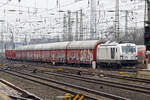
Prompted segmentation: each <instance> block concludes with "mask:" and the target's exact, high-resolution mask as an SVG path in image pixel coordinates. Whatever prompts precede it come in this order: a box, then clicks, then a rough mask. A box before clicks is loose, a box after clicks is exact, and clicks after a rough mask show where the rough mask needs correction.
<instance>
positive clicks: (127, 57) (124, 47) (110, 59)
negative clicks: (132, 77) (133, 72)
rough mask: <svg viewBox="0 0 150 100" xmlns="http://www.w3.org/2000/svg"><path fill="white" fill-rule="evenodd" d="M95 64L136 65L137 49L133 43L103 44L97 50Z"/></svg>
mask: <svg viewBox="0 0 150 100" xmlns="http://www.w3.org/2000/svg"><path fill="white" fill-rule="evenodd" d="M97 64H99V65H107V66H109V65H110V66H113V65H114V66H116V65H118V66H122V65H134V64H137V49H136V45H135V44H133V43H116V42H113V43H105V44H102V45H99V46H98V48H97Z"/></svg>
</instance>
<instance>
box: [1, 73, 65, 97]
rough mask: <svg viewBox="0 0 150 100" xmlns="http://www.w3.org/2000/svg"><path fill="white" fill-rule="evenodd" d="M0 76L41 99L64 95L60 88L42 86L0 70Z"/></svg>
mask: <svg viewBox="0 0 150 100" xmlns="http://www.w3.org/2000/svg"><path fill="white" fill-rule="evenodd" d="M0 78H3V79H5V80H6V81H8V82H10V83H12V84H14V85H16V86H18V87H20V88H22V89H24V90H27V91H28V92H31V93H33V94H35V95H37V96H38V97H40V98H42V99H43V100H52V98H53V97H54V96H55V95H56V96H64V94H65V93H64V92H63V91H60V90H56V89H54V88H50V87H48V86H43V85H40V84H37V83H34V82H31V81H27V80H24V79H22V78H18V77H14V76H11V75H8V74H5V73H3V72H0Z"/></svg>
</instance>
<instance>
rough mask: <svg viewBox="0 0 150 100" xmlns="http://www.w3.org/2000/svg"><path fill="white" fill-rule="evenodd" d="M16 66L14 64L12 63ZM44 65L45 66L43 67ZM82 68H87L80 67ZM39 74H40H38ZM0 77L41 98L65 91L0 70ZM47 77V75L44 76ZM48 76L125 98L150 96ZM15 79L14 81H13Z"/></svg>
mask: <svg viewBox="0 0 150 100" xmlns="http://www.w3.org/2000/svg"><path fill="white" fill-rule="evenodd" d="M3 63H9V65H10V62H8V61H7V60H4V61H3ZM14 63H15V64H22V62H17V61H11V65H14ZM25 64H27V65H29V66H28V67H34V68H35V67H36V68H38V66H40V67H39V69H42V70H45V69H46V70H47V69H49V70H50V71H52V70H53V69H52V68H47V67H51V65H49V64H44V63H42V64H40V63H31V62H25ZM14 66H16V65H14ZM44 67H46V68H44ZM66 68H70V67H66ZM70 69H72V70H74V69H79V68H74V67H73V68H70ZM82 70H88V69H87V68H85V69H84V68H82ZM96 71H103V72H107V73H113V74H119V72H120V71H112V72H111V71H107V70H96ZM39 75H41V74H39ZM0 77H1V78H4V79H5V80H7V81H9V82H11V83H13V84H15V85H17V86H19V87H21V88H23V89H25V90H27V91H29V92H31V93H33V94H35V95H37V96H39V97H41V98H43V99H44V100H50V99H52V97H53V95H54V94H55V93H57V95H64V94H65V93H64V92H62V91H58V90H56V89H53V88H49V87H47V86H41V85H39V84H36V83H33V82H30V81H26V80H22V79H20V78H16V77H13V76H9V75H7V74H4V73H2V72H0ZM45 77H47V76H45ZM48 77H49V78H51V79H55V80H59V81H64V82H68V83H74V84H78V85H80V86H85V87H88V88H92V89H96V90H100V91H103V92H107V93H112V94H115V95H119V96H123V97H126V98H131V100H150V96H149V95H145V94H142V93H138V92H134V93H133V92H129V91H126V90H122V89H119V88H114V87H109V86H104V85H100V84H92V83H87V82H79V81H77V80H74V79H65V78H62V77H57V76H49V75H48ZM87 77H91V76H87ZM92 77H93V78H101V79H104V80H112V81H121V82H123V83H130V84H139V85H142V86H150V85H149V84H141V83H136V82H131V81H126V80H120V79H112V78H108V77H98V76H92ZM14 80H16V81H14Z"/></svg>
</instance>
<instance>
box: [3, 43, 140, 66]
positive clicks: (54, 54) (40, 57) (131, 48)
mask: <svg viewBox="0 0 150 100" xmlns="http://www.w3.org/2000/svg"><path fill="white" fill-rule="evenodd" d="M5 56H6V58H7V59H10V60H23V61H25V60H26V61H39V62H47V63H52V64H78V65H80V64H85V65H91V64H92V63H93V62H95V63H96V65H97V66H99V65H122V64H131V65H134V64H136V61H137V49H136V45H135V44H133V43H115V44H112V43H107V42H106V43H104V42H102V41H99V40H86V41H71V42H56V43H45V44H35V45H26V46H21V47H18V48H16V49H12V50H6V51H5Z"/></svg>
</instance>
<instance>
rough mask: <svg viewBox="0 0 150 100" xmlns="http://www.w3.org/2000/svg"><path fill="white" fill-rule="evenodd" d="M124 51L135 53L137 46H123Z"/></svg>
mask: <svg viewBox="0 0 150 100" xmlns="http://www.w3.org/2000/svg"><path fill="white" fill-rule="evenodd" d="M122 52H124V53H134V52H136V47H135V46H122Z"/></svg>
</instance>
